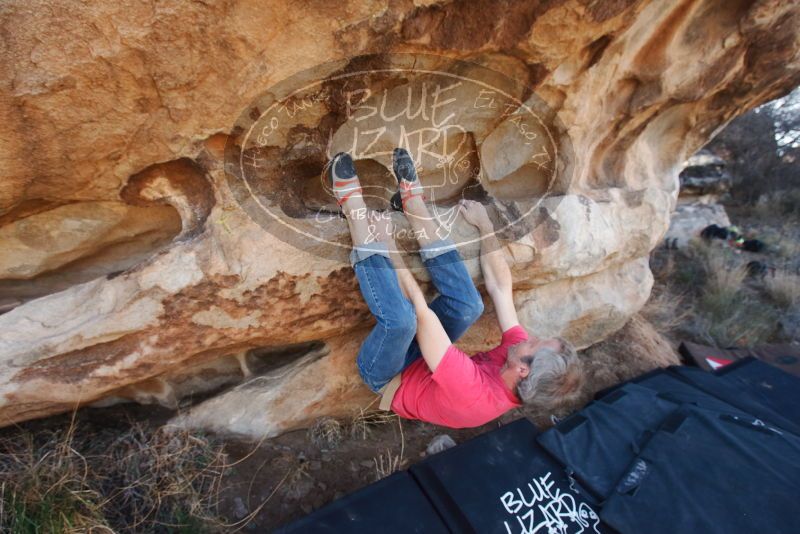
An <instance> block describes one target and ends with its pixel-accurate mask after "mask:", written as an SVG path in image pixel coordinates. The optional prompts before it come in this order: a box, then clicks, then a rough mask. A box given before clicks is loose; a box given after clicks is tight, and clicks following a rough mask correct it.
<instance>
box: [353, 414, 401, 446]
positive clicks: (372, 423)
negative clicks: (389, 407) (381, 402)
mask: <svg viewBox="0 0 800 534" xmlns="http://www.w3.org/2000/svg"><path fill="white" fill-rule="evenodd" d="M394 421H399V417H397V415H396V414H394V413H392V412H384V411H380V410H365V409H363V408H361V409H359V411H358V413H356V414H355V415H353V418H352V419H351V420H350V436H351V437H352V438H353V439H356V438H360V439H367V437H369V435H370V432H371V430H372V429H373V428H375V427H377V426H381V425H386V424H389V423H393V422H394Z"/></svg>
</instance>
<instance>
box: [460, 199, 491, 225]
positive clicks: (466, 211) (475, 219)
mask: <svg viewBox="0 0 800 534" xmlns="http://www.w3.org/2000/svg"><path fill="white" fill-rule="evenodd" d="M459 204H460V205H461V213H462V214H463V215H464V219H465V220H466V221H467V222H468V223H470V224H471V225H473V226H476V227H477V228H478V229H479V230H480V229H484V228H487V227H488V228H491V227H492V221H490V220H489V214H488V213H486V208H485V207H484V206H483V204H481V203H480V202H476V201H474V200H462V201H461V202H459Z"/></svg>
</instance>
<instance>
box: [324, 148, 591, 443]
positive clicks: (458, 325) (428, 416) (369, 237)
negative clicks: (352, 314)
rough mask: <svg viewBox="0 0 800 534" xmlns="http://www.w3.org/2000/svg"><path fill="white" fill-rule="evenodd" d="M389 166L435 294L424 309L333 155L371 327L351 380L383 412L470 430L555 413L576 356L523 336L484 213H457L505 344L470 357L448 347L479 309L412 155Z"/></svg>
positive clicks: (569, 391) (388, 237)
mask: <svg viewBox="0 0 800 534" xmlns="http://www.w3.org/2000/svg"><path fill="white" fill-rule="evenodd" d="M392 166H393V170H394V174H395V177H396V178H397V188H398V190H397V193H396V194H395V196H394V197H393V200H392V205H396V206H398V207H400V208H401V209H402V211H403V212H404V213H405V216H406V218H407V219H408V221H409V224H410V225H411V227H412V229H413V231H414V235H415V236H416V237H417V240H418V242H419V245H420V251H419V253H420V256H421V259H422V261H423V262H424V264H425V266H426V268H427V269H428V272H429V273H430V278H431V281H432V282H433V285H434V286H435V287H436V289H437V291H438V293H439V294H438V296H437V297H436V298H434V299H433V300H432V301H431V302H430V304H428V303H427V302H426V300H425V296H424V294H423V292H422V290H421V289H420V287H419V285H418V284H417V282H416V280H415V279H414V277H413V275H412V274H411V273H410V272H409V270H408V269H406V268H405V265H404V264H403V260H402V258H401V257H400V255H399V254H398V253H397V247H396V245H395V243H394V236H393V233H392V230H393V229H392V225H391V219H390V218H389V217H386V216H385V215H386V214H384V213H380V212H376V211H372V210H369V209H367V207H366V204H365V203H364V199H363V196H362V190H361V186H360V183H359V180H358V176H357V175H356V170H355V166H354V164H353V160H352V158H351V157H350V156H349V155H348V154H346V153H339V154H337V155H336V156H334V158H333V159H332V161H331V163H330V178H331V189H332V191H333V194H334V196H335V197H336V199H337V202H338V203H339V205H340V206H341V208H342V211H343V213H344V215H345V217H346V219H347V222H348V225H349V227H350V235H351V236H352V239H353V250H352V252H351V258H350V259H351V263H352V264H353V268H354V269H355V273H356V277H357V278H358V282H359V285H360V287H361V293H362V295H363V296H364V300H365V301H366V303H367V305H368V306H369V309H370V311H371V312H372V314H373V315H374V316H375V318H376V320H377V324H376V325H375V327H374V328H373V329H372V331H371V332H370V334H369V335H368V336H367V338H366V339H365V340H364V343H363V345H362V346H361V349H360V351H359V353H358V358H357V365H358V370H359V372H360V374H361V377H362V378H363V380H364V382H365V383H366V384H367V386H369V387H370V389H372V390H373V391H375V392H376V393H379V394H382V395H383V399H382V402H381V408H382V409H391V410H392V411H393V412H395V413H396V414H398V415H399V416H401V417H404V418H408V419H419V420H422V421H428V422H430V423H434V424H438V425H442V426H446V427H451V428H467V427H476V426H480V425H483V424H485V423H487V422H489V421H491V420H493V419H495V418H497V417H499V416H500V415H502V414H503V413H505V412H507V411H508V410H511V409H513V408H517V407H519V406H522V405H523V404H533V403H535V404H536V405H540V406H552V405H554V404H558V402H559V400H561V399H563V398H565V397H567V396H571V395H575V393H576V392H577V390H578V389H579V387H580V385H581V383H582V378H583V375H582V372H581V365H580V360H579V359H578V357H577V354H576V352H575V349H574V347H573V346H572V345H571V344H570V343H569V342H567V341H565V340H564V339H561V338H554V339H544V338H539V337H536V336H533V335H529V334H528V333H527V332H526V331H525V330H524V329H523V328H522V326H520V324H519V319H518V318H517V312H516V309H515V308H514V300H513V296H512V287H511V285H512V278H511V270H510V269H509V267H508V264H507V263H506V261H505V258H504V257H503V252H502V250H501V248H500V246H499V244H498V242H497V240H496V238H495V237H494V231H493V227H492V223H491V221H490V219H489V216H488V214H487V212H486V209H485V208H484V206H483V205H482V204H480V203H479V202H474V201H467V200H462V201H461V205H460V210H461V212H462V214H463V217H464V218H465V219H466V221H467V222H468V223H470V224H472V225H474V226H475V227H476V228H477V229H478V231H479V232H480V234H481V257H480V264H481V269H482V271H483V278H484V281H485V283H486V291H487V293H488V294H489V296H490V297H491V299H492V302H493V304H494V308H495V312H496V314H497V320H498V322H499V324H500V329H501V330H502V333H503V334H502V339H501V342H500V345H498V346H497V347H494V348H492V349H491V350H488V351H486V352H481V353H478V354H475V355H474V356H473V357H469V356H468V355H467V354H465V353H464V352H462V351H461V350H459V349H458V348H456V347H455V346H454V345H453V343H454V342H455V341H456V340H458V339H459V338H460V337H461V336H462V334H464V332H466V331H467V329H468V328H469V327H470V326H471V325H472V324H473V323H474V322H475V321H476V320H477V319H478V317H480V315H481V313H482V312H483V301H482V299H481V296H480V294H479V293H478V291H477V290H476V288H475V285H474V284H473V282H472V278H471V277H470V276H469V274H468V273H467V269H466V267H465V266H464V263H463V259H462V257H461V255H460V254H459V252H458V250H457V249H456V246H455V244H454V242H453V241H452V240H450V239H446V240H442V239H439V238H438V237H437V236H438V235H439V234H438V233H437V230H439V223H438V222H437V220H436V219H434V218H432V217H431V216H430V213H429V212H428V207H427V206H426V204H425V200H424V198H423V189H422V185H421V183H420V181H419V179H418V176H417V172H416V169H415V166H414V162H413V160H412V158H411V156H410V154H409V153H408V152H407V151H406V150H404V149H401V148H398V149H395V150H394V153H393V165H392Z"/></svg>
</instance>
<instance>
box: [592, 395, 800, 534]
mask: <svg viewBox="0 0 800 534" xmlns="http://www.w3.org/2000/svg"><path fill="white" fill-rule="evenodd" d="M798 499H800V438H798V437H797V436H795V435H793V434H792V433H790V432H785V431H783V430H782V429H778V428H775V427H771V426H769V425H765V424H764V423H763V422H762V421H761V420H760V419H756V418H752V417H743V416H732V415H730V414H720V413H717V412H713V411H710V410H703V409H701V408H698V407H695V406H689V405H685V406H683V407H682V408H680V409H679V410H678V411H676V412H675V413H674V414H672V415H670V416H669V417H667V419H666V420H665V421H664V423H663V424H662V426H661V428H660V429H659V430H658V431H657V432H656V433H655V434H654V435H653V437H652V438H651V439H650V440H649V441H648V442H647V444H646V445H645V446H644V448H643V450H642V452H641V454H640V455H639V456H638V457H637V459H636V460H635V461H634V462H633V463H632V464H631V466H630V467H629V469H628V470H627V471H626V473H625V474H624V476H623V477H622V478H621V480H620V482H619V484H618V486H617V487H616V489H615V491H614V492H613V493H612V495H611V496H610V497H609V498H608V500H607V501H606V502H605V504H604V506H603V508H602V510H601V511H600V516H601V518H602V519H603V520H604V521H605V522H606V523H607V524H608V525H610V526H611V527H613V528H615V529H617V530H618V531H619V532H622V533H636V534H639V533H642V532H647V533H648V534H660V533H664V534H668V533H669V534H672V533H675V532H703V533H705V534H713V533H720V534H722V533H724V534H737V533H742V534H745V533H747V534H750V533H752V532H770V533H772V534H783V533H785V534H790V533H791V534H795V533H796V532H798V525H800V522H798V518H797V512H796V510H795V507H796V506H797V502H798Z"/></svg>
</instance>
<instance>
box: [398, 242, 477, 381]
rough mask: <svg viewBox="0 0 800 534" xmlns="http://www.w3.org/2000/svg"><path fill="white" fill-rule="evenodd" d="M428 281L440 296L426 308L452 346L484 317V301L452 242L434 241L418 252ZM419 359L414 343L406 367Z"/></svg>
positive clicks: (417, 347) (414, 342)
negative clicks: (440, 326)
mask: <svg viewBox="0 0 800 534" xmlns="http://www.w3.org/2000/svg"><path fill="white" fill-rule="evenodd" d="M420 255H421V256H422V260H423V261H424V263H425V266H426V267H427V268H428V273H430V276H431V281H432V282H433V285H434V286H436V289H437V291H438V292H439V295H438V296H437V297H436V298H435V299H433V301H432V302H431V303H430V305H429V307H430V308H431V310H433V312H434V313H435V314H436V316H437V317H438V318H439V321H440V322H441V323H442V326H443V327H444V330H445V332H447V336H448V337H449V338H450V341H453V342H455V341H456V340H458V338H460V337H461V336H462V335H463V334H464V332H466V331H467V329H469V327H470V326H472V324H473V323H474V322H475V321H477V320H478V318H479V317H480V316H481V314H482V313H483V299H481V295H480V293H478V290H477V289H476V288H475V284H474V283H473V282H472V278H471V277H470V275H469V273H468V272H467V268H466V267H465V266H464V260H463V258H462V257H461V254H459V253H458V250H456V248H455V245H454V244H453V242H452V241H450V240H446V241H436V242H433V243H431V244H430V245H428V246H426V247H423V248H422V249H421V250H420ZM420 355H421V352H420V350H419V345H418V344H417V341H416V339H414V341H413V343H411V346H410V347H409V348H408V352H407V354H406V365H408V364H409V363H411V362H412V361H414V360H415V359H416V358H418V357H419V356H420Z"/></svg>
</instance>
